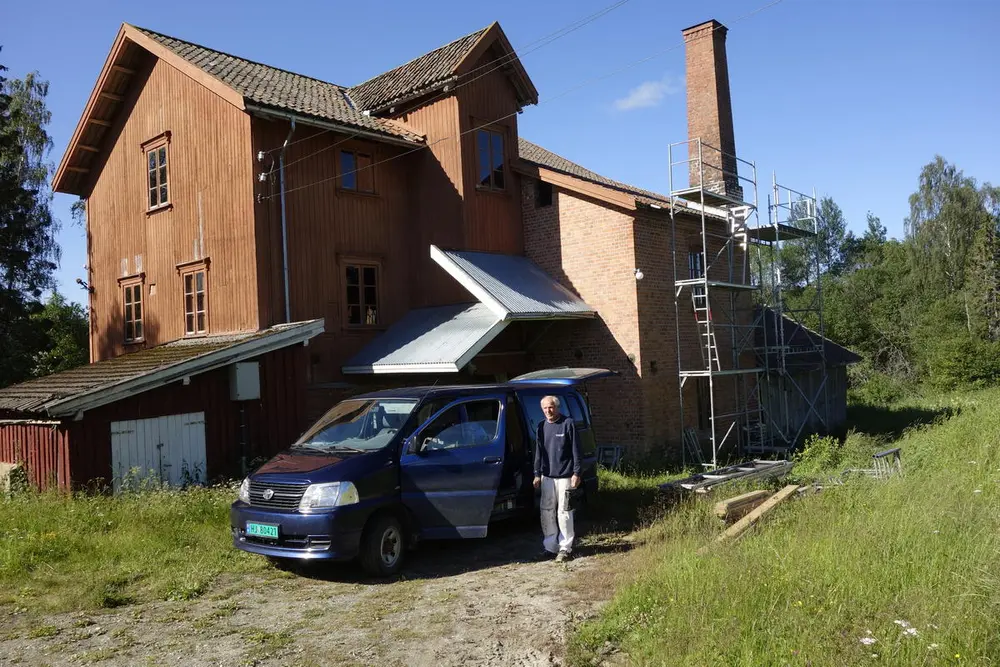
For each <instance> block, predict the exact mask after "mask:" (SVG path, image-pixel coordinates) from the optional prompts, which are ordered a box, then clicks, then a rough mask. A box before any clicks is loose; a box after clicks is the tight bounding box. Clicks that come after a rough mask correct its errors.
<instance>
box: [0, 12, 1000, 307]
mask: <svg viewBox="0 0 1000 667" xmlns="http://www.w3.org/2000/svg"><path fill="white" fill-rule="evenodd" d="M618 3H621V4H619V6H617V7H615V8H614V9H613V10H612V11H610V12H608V13H606V14H605V15H603V16H601V17H600V18H598V19H596V20H594V21H593V22H590V23H588V24H586V25H584V26H583V27H581V28H580V29H578V30H575V31H572V32H569V33H568V34H565V36H563V37H561V38H559V39H556V40H554V41H552V42H550V43H548V44H546V45H544V46H543V47H541V48H537V49H536V48H534V47H533V46H532V45H533V44H534V43H536V42H537V40H539V39H541V38H543V37H547V36H550V35H552V34H553V33H555V32H556V31H559V30H562V29H564V28H566V27H568V26H570V25H571V24H573V23H575V22H577V21H579V20H580V19H583V18H585V17H588V16H590V15H592V14H594V13H595V12H599V11H600V10H602V9H605V8H608V7H610V6H612V5H615V4H618ZM772 3H774V0H739V1H737V0H697V1H689V2H678V1H676V0H625V1H624V2H621V0H617V2H616V0H573V1H567V0H558V1H556V0H547V1H546V2H540V1H539V0H505V1H504V2H499V3H497V4H495V5H493V4H490V3H469V2H457V1H453V0H425V1H424V2H413V1H412V0H410V2H400V1H397V0H381V1H380V2H378V3H373V2H343V1H342V0H329V1H327V2H312V3H311V2H307V1H304V0H303V1H301V2H297V3H293V4H287V5H286V4H284V3H278V4H275V3H264V2H258V1H256V0H242V1H241V2H205V1H204V0H200V1H198V2H195V1H193V0H173V2H171V3H169V4H168V5H157V4H155V3H154V4H150V3H137V2H95V3H88V4H87V9H86V11H85V12H84V11H81V9H80V4H79V3H77V2H69V1H67V0H49V1H48V2H6V3H3V6H2V7H0V46H2V51H0V63H2V64H4V65H6V66H7V67H8V68H9V70H10V71H9V72H8V73H7V75H8V76H11V77H22V76H24V75H25V74H26V73H28V72H31V71H36V72H38V74H39V76H40V77H41V78H42V79H45V80H47V81H48V82H49V84H50V87H49V94H48V106H49V109H50V110H51V112H52V122H51V125H50V126H49V128H48V130H49V133H50V134H51V136H52V140H53V143H54V147H53V150H52V153H51V155H50V159H51V161H52V162H53V164H57V163H58V162H59V160H60V159H61V158H62V155H63V152H64V151H65V149H66V145H67V143H68V142H69V139H70V137H71V135H72V133H73V130H74V128H75V126H76V123H77V121H78V120H79V118H80V115H81V113H82V112H83V108H84V106H85V105H86V102H87V98H88V97H89V95H90V93H91V90H92V88H93V86H94V83H95V81H96V79H97V76H98V74H99V73H100V70H101V67H102V65H103V64H104V60H105V58H106V57H107V55H108V52H109V50H110V48H111V45H112V42H113V41H114V38H115V35H116V34H117V31H118V28H119V26H120V25H121V23H122V22H128V23H132V24H134V25H138V26H141V27H145V28H149V29H152V30H156V31H158V32H161V33H164V34H167V35H171V36H174V37H178V38H180V39H184V40H187V41H191V42H195V43H198V44H202V45H204V46H208V47H211V48H214V49H217V50H219V51H225V52H228V53H231V54H234V55H237V56H241V57H243V58H248V59H250V60H255V61H259V62H263V63H266V64H268V65H272V66H275V67H280V68H283V69H287V70H291V71H293V72H298V73H300V74H305V75H308V76H313V77H316V78H319V79H323V80H326V81H331V82H333V83H337V84H341V85H354V84H357V83H360V82H362V81H364V80H366V79H368V78H370V77H372V76H374V75H376V74H379V73H381V72H383V71H386V70H388V69H391V68H393V67H395V66H396V65H399V64H402V63H403V62H406V61H407V60H410V59H412V58H415V57H417V56H419V55H421V54H423V53H426V52H427V51H430V50H432V49H434V48H436V47H438V46H441V45H443V44H445V43H447V42H449V41H451V40H453V39H456V38H457V37H460V36H462V35H465V34H468V33H470V32H473V31H475V30H477V29H479V28H481V27H484V26H486V25H488V24H490V23H491V22H493V21H499V23H500V25H501V27H502V28H503V30H504V32H505V33H506V35H507V37H508V39H509V40H510V42H511V44H512V45H513V46H514V48H515V49H516V50H519V51H523V52H524V55H523V57H522V62H523V64H524V66H525V68H526V70H527V72H528V74H529V76H530V77H531V79H532V81H533V82H534V83H535V86H536V88H537V89H538V91H539V104H538V105H537V106H532V107H528V108H526V109H525V110H524V113H523V114H521V116H520V117H519V119H518V126H519V132H520V134H521V136H522V137H524V138H526V139H528V140H530V141H533V142H535V143H537V144H540V145H542V146H544V147H545V148H547V149H549V150H551V151H554V152H556V153H558V154H560V155H562V156H564V157H566V158H568V159H570V160H572V161H574V162H577V163H579V164H582V165H584V166H585V167H587V168H589V169H591V170H593V171H596V172H598V173H600V174H603V175H605V176H607V177H610V178H614V179H617V180H619V181H624V182H627V183H631V184H633V185H636V186H640V187H643V188H647V189H650V190H654V191H658V192H662V193H666V192H668V191H669V180H668V171H669V169H668V158H667V154H668V151H667V147H668V145H670V144H671V143H674V142H680V141H684V140H686V139H687V136H686V135H687V121H686V109H685V93H684V51H683V42H682V39H681V30H682V29H683V28H685V27H688V26H690V25H694V24H697V23H701V22H702V21H705V20H708V19H712V18H714V19H716V20H718V21H720V22H722V23H723V24H725V25H726V26H727V27H728V28H729V33H728V38H727V54H728V60H729V78H730V87H731V91H732V102H733V115H734V124H735V134H736V147H737V153H738V154H739V157H740V158H741V159H744V160H747V161H749V162H753V163H754V165H755V166H756V170H757V193H758V201H759V202H760V206H761V215H762V216H766V213H767V195H768V193H769V192H770V188H771V182H772V177H773V178H775V179H776V180H777V181H778V182H779V183H781V184H782V185H784V186H787V187H790V188H793V189H796V190H799V191H802V192H807V193H809V192H812V191H813V190H815V192H816V193H817V195H818V196H820V197H831V198H833V200H834V201H835V202H836V203H837V204H838V205H839V206H840V207H841V209H842V210H843V212H844V215H845V218H846V219H847V222H848V228H849V229H851V230H853V231H854V232H855V233H858V234H860V233H862V232H863V231H864V229H865V226H866V214H867V212H868V211H871V212H872V213H874V214H875V215H877V216H879V218H880V219H881V220H882V223H883V224H884V225H885V226H886V227H887V229H888V232H889V236H891V237H896V238H902V236H903V221H904V218H905V217H906V215H907V213H908V211H909V204H908V201H907V200H908V197H909V195H910V194H911V193H912V192H913V191H914V190H915V189H916V187H917V179H918V175H919V173H920V169H921V167H922V166H923V165H925V164H927V163H928V162H931V161H932V160H933V159H934V157H935V156H936V155H941V156H942V157H944V158H945V159H946V160H948V161H949V162H951V163H952V164H955V165H956V166H958V167H959V168H960V169H962V170H963V171H964V172H965V174H966V175H967V176H972V177H974V178H975V179H977V181H979V182H985V181H988V182H992V183H994V184H997V183H1000V159H997V156H998V155H1000V131H998V130H997V124H996V118H997V115H998V113H1000V85H998V84H1000V74H998V73H997V72H998V65H1000V56H998V55H997V50H996V44H997V37H996V33H997V28H1000V3H998V2H995V0H947V1H945V0H778V1H777V2H776V3H775V4H772ZM529 51H530V52H529ZM745 175H746V172H745V171H741V176H745ZM676 176H678V172H677V171H675V177H676ZM746 187H747V186H746V184H744V188H746ZM75 199H76V198H75V197H74V196H70V195H63V194H56V195H55V197H54V201H53V207H54V212H55V214H56V216H57V217H58V218H59V220H60V221H61V222H62V228H61V230H60V232H59V234H58V239H57V240H58V242H59V245H60V247H61V249H62V260H61V264H60V267H59V269H58V270H57V273H56V279H57V282H58V289H59V290H60V291H61V292H62V293H63V294H65V295H66V296H67V297H68V298H69V299H71V300H73V301H76V302H78V303H82V302H83V297H84V296H85V293H84V292H83V290H82V289H81V288H80V287H79V286H78V285H76V284H75V281H76V279H77V278H82V277H84V276H85V271H84V268H83V267H84V265H85V264H86V239H85V235H84V231H83V229H81V228H80V227H78V226H74V225H73V224H72V222H71V217H70V215H69V208H70V206H71V205H72V203H73V201H74V200H75Z"/></svg>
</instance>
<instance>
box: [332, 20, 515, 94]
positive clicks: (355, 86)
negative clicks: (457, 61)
mask: <svg viewBox="0 0 1000 667" xmlns="http://www.w3.org/2000/svg"><path fill="white" fill-rule="evenodd" d="M494 23H496V22H495V21H494ZM494 23H491V24H489V25H488V26H486V27H485V28H480V29H479V30H473V31H472V32H470V33H468V34H467V35H462V36H461V37H458V38H456V39H453V40H451V41H450V42H448V43H447V44H442V45H441V46H439V47H437V48H434V49H431V50H430V51H425V52H424V53H422V54H420V55H419V56H416V57H414V58H410V59H409V60H407V61H406V62H404V63H400V64H399V65H396V66H395V67H390V68H389V69H387V70H385V71H383V72H381V73H379V74H376V75H375V76H372V77H369V78H368V79H365V80H364V81H362V82H361V83H358V84H355V85H353V86H348V90H349V91H350V90H354V89H355V88H360V87H362V86H364V85H365V84H367V83H371V82H372V81H374V80H375V79H378V78H379V77H382V76H385V75H387V74H391V73H392V72H395V71H396V70H398V69H402V68H404V67H406V66H407V65H409V64H411V63H414V62H416V61H417V60H420V59H421V58H426V57H427V56H429V55H431V54H432V53H436V52H438V51H441V50H443V49H447V48H448V47H449V46H451V45H452V44H456V43H458V42H461V41H462V40H465V39H469V38H470V37H472V36H473V35H480V36H482V34H484V33H485V32H486V31H487V30H489V29H490V28H491V27H493V24H494ZM348 94H350V93H348Z"/></svg>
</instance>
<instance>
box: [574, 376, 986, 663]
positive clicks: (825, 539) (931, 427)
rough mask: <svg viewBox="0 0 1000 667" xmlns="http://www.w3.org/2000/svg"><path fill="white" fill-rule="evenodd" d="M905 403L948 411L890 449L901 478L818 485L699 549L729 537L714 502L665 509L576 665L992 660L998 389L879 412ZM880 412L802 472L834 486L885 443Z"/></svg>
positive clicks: (579, 650) (586, 635)
mask: <svg viewBox="0 0 1000 667" xmlns="http://www.w3.org/2000/svg"><path fill="white" fill-rule="evenodd" d="M899 410H914V411H917V412H922V413H928V414H932V415H934V414H942V415H945V416H947V415H954V416H952V417H951V418H950V419H947V420H942V419H938V420H937V421H936V422H934V420H933V419H932V420H930V421H931V422H932V423H929V424H925V425H923V426H920V427H917V428H914V429H909V430H905V431H904V432H903V433H902V435H901V436H900V437H899V439H898V440H897V441H895V442H894V443H893V446H899V447H901V449H902V459H903V466H904V473H905V474H904V476H903V477H898V478H894V479H890V480H887V481H876V480H873V479H866V478H856V479H851V480H850V481H848V482H847V483H845V484H843V485H827V486H825V487H824V488H823V490H822V491H820V492H819V493H813V494H808V495H806V496H804V497H801V498H797V499H795V500H792V501H790V502H788V503H786V504H785V505H783V506H781V507H779V508H777V510H776V511H775V512H774V514H772V515H771V516H770V517H769V518H768V519H767V520H766V521H765V523H764V524H763V525H761V526H760V527H759V528H758V529H756V530H755V531H754V532H752V533H751V534H749V535H748V536H746V537H745V538H744V539H743V540H741V541H739V542H737V543H735V544H730V545H727V546H719V547H717V548H714V549H711V550H710V551H709V553H708V554H707V555H705V556H697V555H696V553H695V552H696V550H697V549H698V548H699V547H700V546H703V545H704V544H706V543H708V542H710V541H711V539H712V538H713V537H714V536H715V535H716V534H718V533H719V532H720V531H721V530H722V525H721V522H720V521H719V520H718V519H716V518H715V517H714V515H713V514H712V512H711V500H710V501H708V502H705V501H702V502H689V503H687V504H685V505H683V506H681V507H679V508H676V509H675V510H673V511H672V512H670V513H669V514H668V515H667V516H666V517H664V519H663V520H662V521H660V522H658V523H657V524H655V525H654V526H653V527H652V528H650V529H649V531H648V534H647V545H646V546H645V547H643V548H642V549H639V550H637V551H635V552H633V553H632V554H630V558H631V562H630V563H628V564H627V565H625V566H624V567H623V568H621V569H622V571H624V572H627V573H635V574H626V575H624V578H623V582H622V585H621V587H620V588H619V590H618V593H617V594H616V596H615V597H614V599H613V600H612V602H610V603H609V605H608V606H607V607H606V608H605V609H604V610H603V612H602V614H601V616H600V617H598V618H597V619H596V620H594V621H591V622H589V623H587V624H585V625H584V626H582V627H581V628H580V629H579V631H578V632H577V634H576V635H575V636H574V637H573V638H572V640H571V646H570V660H571V662H572V663H574V664H594V663H595V660H596V661H599V659H600V658H601V657H602V656H603V655H606V654H607V653H608V652H609V651H613V650H616V649H617V650H620V651H621V652H622V654H621V655H622V656H625V657H626V658H627V660H625V662H628V663H629V664H640V665H645V664H649V665H675V664H676V665H755V666H756V665H814V666H817V667H818V666H820V665H859V664H860V665H864V664H869V663H871V664H892V665H944V664H969V665H993V664H997V663H998V662H1000V567H998V566H1000V557H998V553H1000V453H998V451H997V449H998V447H1000V391H997V390H991V391H983V392H978V393H972V394H965V395H954V396H951V397H946V398H943V399H942V398H938V399H933V400H929V401H928V400H923V401H922V402H919V403H914V404H910V405H906V406H899V407H897V408H896V410H895V411H888V412H887V414H886V415H885V417H886V419H887V420H889V421H891V420H892V418H893V414H895V413H896V412H898V411H899ZM873 417H874V415H872V414H869V415H868V417H867V418H866V420H865V423H864V424H861V425H860V426H861V427H862V428H864V429H865V430H867V431H868V434H865V433H862V432H854V433H851V434H850V436H849V437H848V439H847V443H846V444H845V448H844V449H843V450H841V451H838V452H835V453H832V454H829V455H828V454H826V453H824V452H823V451H821V450H822V448H821V447H817V448H816V449H814V451H813V452H812V453H811V455H810V456H809V457H807V460H806V461H803V464H805V465H803V470H804V471H807V472H809V473H810V474H812V475H814V476H815V478H817V479H820V480H827V481H829V480H830V479H831V478H835V477H837V476H838V475H837V473H839V471H840V469H842V468H844V467H854V466H856V465H857V464H858V463H865V459H868V460H870V455H871V454H872V453H874V451H875V450H876V448H881V447H884V446H885V445H886V444H889V442H891V441H889V440H887V439H886V438H887V437H891V436H886V435H885V431H884V430H882V426H884V423H883V422H881V421H880V420H879V419H877V418H873ZM878 438H882V439H881V440H879V439H878ZM814 444H815V443H814ZM824 461H825V462H826V463H827V465H826V466H824V465H823V462H824ZM810 468H812V469H811V470H809V469H810ZM796 472H797V473H798V474H801V472H800V471H798V470H797V471H796ZM728 495H730V494H729V493H728V491H727V492H724V493H723V494H722V495H721V496H720V497H726V496H728ZM712 500H715V499H714V498H713V499H712ZM616 664H618V663H617V662H616Z"/></svg>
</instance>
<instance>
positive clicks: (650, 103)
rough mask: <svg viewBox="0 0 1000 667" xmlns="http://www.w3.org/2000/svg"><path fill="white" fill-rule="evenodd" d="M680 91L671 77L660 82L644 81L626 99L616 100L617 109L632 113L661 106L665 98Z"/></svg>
mask: <svg viewBox="0 0 1000 667" xmlns="http://www.w3.org/2000/svg"><path fill="white" fill-rule="evenodd" d="M679 90H680V87H678V86H677V85H676V84H675V83H674V82H673V80H672V79H671V77H670V76H669V75H668V76H665V77H663V78H662V79H660V80H659V81H644V82H643V83H640V84H639V85H638V86H636V87H635V88H633V89H632V90H630V91H629V92H628V95H626V96H625V97H623V98H621V99H618V100H615V109H617V110H618V111H631V110H632V109H642V108H644V107H655V106H659V104H660V102H662V101H663V98H664V97H666V96H667V95H673V94H674V93H676V92H678V91H679Z"/></svg>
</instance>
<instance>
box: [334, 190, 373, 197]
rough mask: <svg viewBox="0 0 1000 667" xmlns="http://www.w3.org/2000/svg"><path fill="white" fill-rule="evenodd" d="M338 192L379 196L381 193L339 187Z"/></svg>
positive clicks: (362, 195)
mask: <svg viewBox="0 0 1000 667" xmlns="http://www.w3.org/2000/svg"><path fill="white" fill-rule="evenodd" d="M337 194H345V195H351V196H355V197H374V198H378V197H379V193H377V192H365V191H364V190H352V189H350V188H337Z"/></svg>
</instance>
